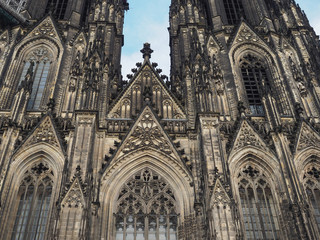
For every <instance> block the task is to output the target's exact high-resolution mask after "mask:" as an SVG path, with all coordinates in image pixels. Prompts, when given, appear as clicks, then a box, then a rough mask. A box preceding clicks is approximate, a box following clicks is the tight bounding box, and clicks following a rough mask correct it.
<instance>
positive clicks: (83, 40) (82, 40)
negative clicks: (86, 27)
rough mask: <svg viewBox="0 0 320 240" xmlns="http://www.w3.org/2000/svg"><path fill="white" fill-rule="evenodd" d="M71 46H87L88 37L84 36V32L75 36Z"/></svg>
mask: <svg viewBox="0 0 320 240" xmlns="http://www.w3.org/2000/svg"><path fill="white" fill-rule="evenodd" d="M70 45H71V46H77V45H83V46H86V45H87V37H86V35H85V34H84V32H82V31H81V32H79V33H78V34H76V35H75V36H74V38H73V39H72V40H71V41H70Z"/></svg>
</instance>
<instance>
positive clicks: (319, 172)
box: [303, 164, 320, 229]
mask: <svg viewBox="0 0 320 240" xmlns="http://www.w3.org/2000/svg"><path fill="white" fill-rule="evenodd" d="M303 181H304V186H305V189H306V192H307V195H308V200H309V203H310V207H311V209H312V212H313V214H314V217H315V220H316V224H317V225H318V228H319V229H320V167H319V166H316V165H313V164H311V165H309V166H308V167H307V168H306V169H305V173H304V176H303Z"/></svg>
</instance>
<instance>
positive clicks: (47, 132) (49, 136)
mask: <svg viewBox="0 0 320 240" xmlns="http://www.w3.org/2000/svg"><path fill="white" fill-rule="evenodd" d="M39 142H46V143H48V144H50V145H53V146H55V147H59V146H60V145H59V142H58V139H57V137H56V134H55V130H54V128H53V126H52V123H51V121H50V118H49V117H47V118H46V119H45V120H44V121H43V122H42V123H41V124H40V126H39V127H38V128H37V129H36V130H35V131H34V133H33V134H32V135H31V137H30V139H29V140H28V141H27V143H26V146H30V145H32V144H35V143H39Z"/></svg>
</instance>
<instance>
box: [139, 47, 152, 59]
mask: <svg viewBox="0 0 320 240" xmlns="http://www.w3.org/2000/svg"><path fill="white" fill-rule="evenodd" d="M140 52H141V53H142V54H143V55H142V56H143V58H144V61H145V62H147V61H149V59H150V58H151V53H153V50H152V49H151V48H150V43H145V44H143V49H141V51H140Z"/></svg>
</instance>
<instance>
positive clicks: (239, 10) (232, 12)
mask: <svg viewBox="0 0 320 240" xmlns="http://www.w3.org/2000/svg"><path fill="white" fill-rule="evenodd" d="M223 4H224V8H225V11H226V15H227V20H228V24H231V25H234V24H237V23H238V22H239V21H240V19H241V17H244V11H243V5H242V0H224V1H223Z"/></svg>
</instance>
